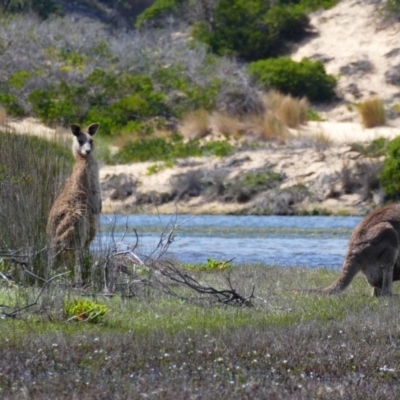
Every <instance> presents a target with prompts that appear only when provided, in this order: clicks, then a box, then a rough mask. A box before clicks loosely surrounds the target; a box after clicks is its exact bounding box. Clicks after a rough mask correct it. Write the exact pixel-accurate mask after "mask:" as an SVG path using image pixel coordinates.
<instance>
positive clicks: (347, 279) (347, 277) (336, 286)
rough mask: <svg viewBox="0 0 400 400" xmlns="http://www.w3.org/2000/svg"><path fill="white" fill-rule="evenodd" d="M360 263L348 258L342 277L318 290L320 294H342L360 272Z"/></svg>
mask: <svg viewBox="0 0 400 400" xmlns="http://www.w3.org/2000/svg"><path fill="white" fill-rule="evenodd" d="M360 270H361V268H360V266H359V265H358V263H356V262H354V260H351V259H349V258H347V257H346V260H345V262H344V264H343V268H342V272H341V274H340V276H339V277H338V278H337V279H336V280H335V281H334V282H333V283H332V284H331V285H329V286H327V287H325V288H321V289H316V290H317V291H318V292H319V293H325V294H337V293H340V292H342V291H343V290H345V289H346V288H347V286H349V285H350V283H351V281H352V280H353V279H354V277H355V276H356V275H357V274H358V273H359V272H360Z"/></svg>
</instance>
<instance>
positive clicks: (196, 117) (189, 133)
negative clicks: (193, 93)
mask: <svg viewBox="0 0 400 400" xmlns="http://www.w3.org/2000/svg"><path fill="white" fill-rule="evenodd" d="M209 119H210V116H209V113H208V112H207V111H206V110H203V109H200V110H195V111H191V112H190V113H188V114H186V115H184V117H183V118H182V121H181V123H180V127H179V128H180V129H179V130H180V132H181V133H182V135H183V136H184V137H186V138H190V139H194V138H203V137H205V136H207V135H208V134H209V133H210V128H209Z"/></svg>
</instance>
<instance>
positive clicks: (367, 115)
mask: <svg viewBox="0 0 400 400" xmlns="http://www.w3.org/2000/svg"><path fill="white" fill-rule="evenodd" d="M358 111H359V113H360V116H361V122H362V125H363V126H364V128H374V127H376V126H382V125H385V123H386V113H385V107H384V104H383V101H382V99H381V98H379V97H378V96H372V97H370V98H368V99H366V100H364V101H363V102H362V103H360V104H359V106H358Z"/></svg>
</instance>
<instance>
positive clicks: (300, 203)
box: [4, 0, 400, 214]
mask: <svg viewBox="0 0 400 400" xmlns="http://www.w3.org/2000/svg"><path fill="white" fill-rule="evenodd" d="M382 7H383V1H375V2H360V1H357V0H342V1H341V2H339V4H338V5H336V6H335V7H334V8H332V9H329V10H323V11H317V12H315V13H313V14H311V16H310V22H311V27H312V34H311V35H308V36H307V37H306V38H305V39H304V40H303V41H302V42H300V43H297V44H295V45H293V46H292V48H291V53H290V56H291V57H292V58H293V59H294V60H297V61H299V60H301V59H302V58H303V57H308V58H310V59H312V60H320V61H322V62H323V64H324V66H325V68H326V71H327V72H328V73H330V74H334V75H335V76H337V77H339V80H338V87H337V94H338V100H337V101H336V102H334V103H331V104H329V105H321V104H312V107H313V108H314V109H315V110H316V111H317V112H318V114H319V115H320V117H321V118H320V119H321V120H320V121H318V122H315V121H309V122H308V123H307V124H304V125H302V126H301V127H300V128H296V129H290V134H289V135H288V136H287V137H286V138H285V139H284V140H281V141H278V142H276V141H272V142H268V141H267V142H261V143H260V142H258V141H256V142H254V141H253V140H254V137H253V136H254V132H252V130H254V128H252V127H250V128H249V124H248V123H247V122H246V121H245V122H246V123H244V122H243V121H242V122H240V124H238V125H236V129H239V130H242V131H244V132H245V134H244V136H243V135H242V136H241V137H240V138H235V139H233V138H231V141H232V143H233V144H234V145H235V146H236V147H237V150H236V151H234V152H233V153H231V154H230V155H229V156H227V157H223V158H219V157H201V158H196V157H191V158H187V159H184V160H178V161H177V162H175V163H172V164H171V163H170V164H168V163H165V162H150V161H148V162H137V163H131V164H123V165H114V166H112V165H108V166H106V165H103V166H102V168H101V171H100V173H101V180H102V185H103V200H104V212H124V213H132V212H149V213H157V212H161V213H175V212H179V213H185V212H190V213H243V214H269V213H273V214H293V213H314V214H318V213H323V214H324V213H328V214H329V213H333V214H365V213H366V212H368V211H370V210H371V209H373V208H375V207H377V206H378V205H380V204H382V202H383V201H384V193H383V192H382V189H381V188H380V187H379V182H378V181H377V176H378V173H379V171H380V168H381V166H382V162H383V158H382V157H377V156H376V155H375V154H372V155H371V154H368V152H367V151H365V149H366V148H368V145H369V144H370V143H371V141H373V140H374V139H377V138H380V137H386V138H389V139H391V138H394V137H396V136H399V135H400V129H399V121H400V118H399V115H400V90H399V85H400V78H399V76H400V70H399V65H400V48H399V47H398V45H397V43H396V38H397V36H398V35H397V33H398V32H399V31H400V23H399V22H398V21H389V20H385V19H384V18H383V17H382V16H381V15H380V10H381V9H382ZM72 11H73V13H74V12H75V13H76V12H77V10H71V12H72ZM78 11H79V10H78ZM81 11H82V10H81ZM87 17H88V16H87V15H86V16H85V18H87ZM66 18H67V19H68V18H76V17H73V16H70V17H68V16H67V17H66ZM97 19H98V18H97ZM71 21H72V23H75V22H74V21H75V20H74V19H71ZM96 24H98V22H93V21H92V22H90V23H85V26H86V28H85V29H87V31H86V34H89V36H88V41H87V43H86V44H84V45H82V46H81V48H82V51H84V52H86V51H90V43H89V42H90V40H94V39H89V37H91V36H90V35H91V34H92V32H94V31H96V29H98V28H96V27H98V26H99V25H96ZM45 25H46V22H45V23H43V26H42V28H41V29H42V34H43V32H45V30H46V29H52V28H51V22H50V23H49V24H48V27H46V26H45ZM31 26H32V25H31ZM23 29H28V28H25V27H24V28H23ZM31 29H32V28H31ZM82 29H83V28H82ZM98 32H99V34H98V35H99V37H100V39H102V40H106V39H107V35H108V33H107V32H106V30H98ZM82 34H83V35H85V32H84V31H83V30H82ZM77 35H78V34H77ZM118 35H120V36H118ZM118 35H117V37H114V38H112V43H113V47H110V51H112V52H114V54H117V55H118V57H117V58H115V59H116V60H118V61H116V64H115V66H113V64H112V63H114V62H115V61H113V60H114V59H113V58H111V57H109V58H108V59H107V61H106V62H107V63H108V64H110V65H111V67H112V68H124V66H125V65H128V64H129V63H135V62H136V63H137V61H136V60H137V58H136V59H135V57H134V54H136V52H138V50H139V51H140V46H141V45H142V46H143V44H141V37H140V36H138V35H137V36H134V41H132V42H129V40H130V39H129V34H122V33H119V34H118ZM187 37H188V36H187V34H185V33H183V32H181V31H176V30H175V31H173V30H172V31H169V32H168V35H165V37H163V38H162V41H163V44H164V47H163V51H164V52H165V55H164V54H162V55H161V50H156V51H158V52H159V53H160V59H159V60H157V61H158V62H160V65H166V66H167V68H169V66H170V65H172V66H173V65H174V63H175V62H176V63H182V62H183V63H185V62H186V63H187V65H188V66H189V67H188V68H189V69H190V71H191V73H192V76H191V77H192V78H193V80H197V82H196V84H198V85H199V87H200V86H201V85H204V84H207V83H206V81H205V79H209V78H210V76H209V77H206V76H204V77H202V76H196V75H195V74H194V73H195V71H196V68H197V65H196V64H197V63H199V60H203V59H205V57H206V55H205V53H202V52H201V51H200V52H199V51H198V49H193V48H190V46H188V47H186V46H187V42H188V39H187ZM82 38H83V36H82ZM81 40H83V39H81ZM43 41H47V42H48V45H50V46H58V45H59V44H58V42H56V41H54V38H51V37H50V38H49V37H46V38H43ZM110 43H111V42H110ZM117 43H118V45H117ZM128 43H129V44H128ZM154 43H160V39H157V37H156V36H155V37H151V38H150V37H146V44H147V45H149V46H154ZM125 44H126V45H127V46H129V47H126V48H124V47H123V46H124V45H125ZM75 45H79V36H77V37H75V38H74V39H73V40H71V41H70V46H72V48H73V46H75ZM85 46H86V47H85ZM159 46H160V45H159V44H157V47H156V49H161V47H159ZM128 48H129V51H127V49H128ZM115 49H117V52H115ZM71 54H73V51H71ZM125 56H126V57H127V59H123V57H125ZM35 57H36V56H35ZM33 60H34V61H35V62H36V63H43V62H45V63H47V64H45V65H47V66H49V65H50V64H49V62H48V61H43V60H41V59H40V60H39V58H38V59H37V60H36V59H32V60H30V62H31V63H32V61H33ZM66 60H67V62H69V63H70V62H71V61H70V59H66ZM88 60H89V61H88V62H89V63H90V62H91V61H90V59H88ZM7 61H8V60H7ZM12 62H14V61H11V62H8V63H7V67H6V69H7V68H8V67H9V65H12ZM24 62H25V63H26V64H27V65H28V66H29V61H28V60H25V61H24ZM52 62H53V61H52ZM59 63H60V60H59V59H56V64H54V65H53V64H52V65H51V68H54V66H56V65H59ZM31 65H32V64H31ZM104 65H105V62H103V63H102V66H104ZM135 65H138V64H135ZM139 66H140V68H142V70H143V71H145V70H146V68H147V70H148V71H149V72H151V73H153V72H154V71H156V69H155V66H152V67H151V68H150V69H149V67H148V66H147V65H146V64H145V63H143V62H142V63H141V64H139ZM67 67H68V69H66V68H67ZM67 67H62V68H64V69H65V70H66V71H67V73H68V74H69V77H70V78H71V79H73V80H75V81H78V82H81V81H82V78H81V77H79V76H78V74H77V72H78V69H79V68H81V66H80V64H78V65H77V66H74V65H72V66H71V65H70V64H67ZM10 68H11V67H10ZM73 68H76V72H75V71H74V70H73ZM96 68H97V67H96V64H93V65H90V69H91V70H95V69H96ZM136 68H137V67H136ZM234 68H236V70H234V73H233V74H232V73H231V74H227V72H226V71H232V69H234ZM6 69H5V70H6ZM86 69H88V68H86ZM242 71H243V66H242V65H240V64H238V63H235V62H232V61H229V60H222V62H220V64H219V65H217V69H216V70H214V71H213V72H212V73H211V74H218V75H219V76H220V77H222V79H226V80H227V81H226V82H227V84H229V85H231V84H236V85H237V86H236V87H237V88H238V87H239V88H240V90H243V91H244V93H246V96H247V95H248V94H249V93H255V91H254V88H251V87H250V86H249V83H248V82H247V81H245V80H244V79H243V72H242ZM235 76H238V77H240V78H241V79H240V80H238V79H235ZM35 79H39V78H35ZM239 81H240V82H239ZM371 95H379V97H380V98H382V99H383V100H384V103H385V109H386V113H387V124H386V126H383V127H378V128H370V129H365V128H363V127H362V125H361V120H360V117H359V113H358V112H357V104H358V103H360V102H362V101H363V100H365V99H367V98H368V97H369V96H371ZM168 96H170V100H169V101H170V102H171V103H173V102H179V101H181V99H182V98H184V96H186V95H185V94H182V93H177V92H176V91H171V94H169V95H168ZM215 121H216V114H215V113H213V114H212V115H210V117H209V122H208V123H209V126H208V127H207V132H208V133H207V134H208V136H207V138H206V139H205V141H206V142H207V141H210V140H211V141H212V140H220V139H221V136H220V133H222V132H219V131H218V129H217V128H216V125H217V124H216V123H215ZM4 124H5V125H6V126H7V127H8V128H10V129H14V130H16V131H19V132H24V133H35V132H36V133H37V134H42V133H43V132H46V135H47V136H50V137H52V136H53V135H54V132H56V134H57V135H59V134H60V133H67V134H69V133H68V130H65V129H64V128H56V129H54V128H50V127H48V126H47V127H46V128H43V129H42V128H41V126H42V125H40V124H39V123H38V121H37V120H34V119H27V120H24V121H21V120H19V119H17V120H15V119H11V118H6V119H4ZM177 127H178V129H180V128H182V125H180V124H177ZM187 129H188V128H186V130H187ZM190 129H195V128H193V127H192V128H190V127H189V132H188V134H189V136H190V135H191V134H192V133H193V132H191V131H190ZM186 133H187V132H186ZM252 135H253V136H252Z"/></svg>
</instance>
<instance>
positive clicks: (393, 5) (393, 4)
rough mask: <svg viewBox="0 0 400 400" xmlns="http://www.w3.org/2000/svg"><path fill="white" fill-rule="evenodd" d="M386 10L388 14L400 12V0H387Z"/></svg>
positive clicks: (392, 14) (394, 14) (393, 14)
mask: <svg viewBox="0 0 400 400" xmlns="http://www.w3.org/2000/svg"><path fill="white" fill-rule="evenodd" d="M384 8H385V12H386V14H387V15H388V16H396V15H399V14H400V0H386V3H385V5H384Z"/></svg>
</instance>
